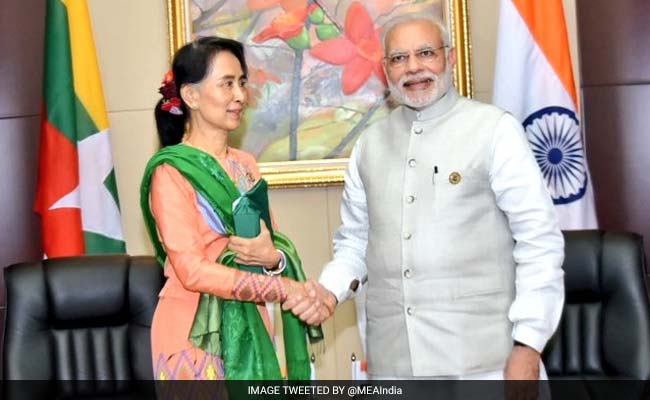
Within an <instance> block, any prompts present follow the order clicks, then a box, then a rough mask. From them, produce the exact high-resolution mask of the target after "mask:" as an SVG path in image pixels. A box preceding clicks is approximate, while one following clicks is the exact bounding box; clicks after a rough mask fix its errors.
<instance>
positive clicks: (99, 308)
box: [3, 255, 164, 392]
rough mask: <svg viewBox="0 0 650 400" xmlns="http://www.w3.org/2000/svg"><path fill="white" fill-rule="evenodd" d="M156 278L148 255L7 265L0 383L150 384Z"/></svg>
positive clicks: (159, 277) (159, 276)
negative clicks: (1, 380)
mask: <svg viewBox="0 0 650 400" xmlns="http://www.w3.org/2000/svg"><path fill="white" fill-rule="evenodd" d="M163 279H164V278H163V275H162V268H160V266H159V265H158V264H157V263H156V261H155V259H154V258H153V257H130V256H127V255H101V256H79V257H66V258H57V259H50V260H44V261H42V262H34V263H22V264H15V265H12V266H10V267H7V268H6V269H5V282H6V286H7V308H6V312H7V314H6V322H5V338H4V364H3V366H4V368H3V378H4V379H5V380H26V379H30V380H40V381H51V382H52V381H61V380H67V381H69V382H73V381H74V382H80V381H87V382H91V381H92V382H98V381H106V382H108V381H111V382H127V381H134V380H142V381H144V380H151V379H152V378H153V372H152V365H151V345H150V329H151V320H152V316H153V312H154V309H155V307H156V303H157V300H158V292H159V291H160V289H161V287H162V285H163ZM118 386H119V385H118ZM122 387H124V385H122ZM97 388H98V387H97V386H94V387H93V388H91V391H92V390H95V389H97ZM23 389H24V387H23ZM77 389H79V388H78V387H77ZM104 389H106V386H105V387H104ZM113 389H115V387H112V388H109V391H110V390H113ZM118 389H119V388H118ZM118 392H119V390H118Z"/></svg>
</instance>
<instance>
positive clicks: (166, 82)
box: [158, 70, 183, 115]
mask: <svg viewBox="0 0 650 400" xmlns="http://www.w3.org/2000/svg"><path fill="white" fill-rule="evenodd" d="M158 93H160V94H162V96H163V102H162V105H161V106H160V108H161V109H163V110H164V111H167V112H168V113H171V114H174V115H183V110H182V109H181V104H182V102H181V99H180V97H178V90H177V89H176V81H175V80H174V73H173V72H172V71H171V70H170V71H167V73H166V74H165V77H164V78H163V81H162V83H161V84H160V88H158Z"/></svg>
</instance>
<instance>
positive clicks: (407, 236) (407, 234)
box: [404, 232, 411, 240]
mask: <svg viewBox="0 0 650 400" xmlns="http://www.w3.org/2000/svg"><path fill="white" fill-rule="evenodd" d="M410 238H411V234H410V233H408V232H406V233H404V239H406V240H409V239H410Z"/></svg>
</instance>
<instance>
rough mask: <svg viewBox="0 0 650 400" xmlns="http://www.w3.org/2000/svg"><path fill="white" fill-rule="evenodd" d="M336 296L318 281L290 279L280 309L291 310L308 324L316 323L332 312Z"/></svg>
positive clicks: (334, 307)
mask: <svg viewBox="0 0 650 400" xmlns="http://www.w3.org/2000/svg"><path fill="white" fill-rule="evenodd" d="M336 303H337V300H336V297H335V296H334V294H333V293H332V292H330V291H329V290H327V289H325V287H324V286H323V285H321V284H320V283H318V282H316V281H314V280H312V279H310V280H308V281H307V282H296V281H290V284H289V285H287V299H286V300H285V301H284V303H282V309H283V310H286V311H291V312H292V313H293V314H294V315H296V316H297V317H298V318H300V319H301V320H302V321H304V322H305V323H306V324H308V325H318V324H320V323H322V322H323V321H325V320H326V319H327V318H329V317H330V316H331V315H332V314H334V310H335V309H336Z"/></svg>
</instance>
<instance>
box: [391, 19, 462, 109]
mask: <svg viewBox="0 0 650 400" xmlns="http://www.w3.org/2000/svg"><path fill="white" fill-rule="evenodd" d="M445 50H446V48H445V47H443V42H442V37H441V35H440V31H439V30H438V27H437V26H436V25H434V24H433V23H432V22H430V21H427V20H415V21H408V22H405V23H402V24H399V25H397V26H395V27H394V28H393V30H392V31H391V32H390V34H389V36H388V37H387V38H386V49H385V56H386V58H385V59H384V68H385V71H386V76H387V77H388V86H389V88H390V91H391V94H392V95H393V97H394V98H395V99H396V100H397V101H399V102H400V103H402V104H405V105H407V106H409V107H412V108H415V109H422V108H425V107H427V106H429V105H431V104H433V103H435V102H436V101H437V100H438V99H440V98H441V97H442V96H443V95H444V94H445V93H446V92H447V90H449V88H450V87H451V85H452V80H453V78H452V70H453V67H454V64H455V63H456V54H455V51H454V50H453V49H452V50H451V51H449V52H448V55H447V56H446V55H445V54H446V53H445Z"/></svg>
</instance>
